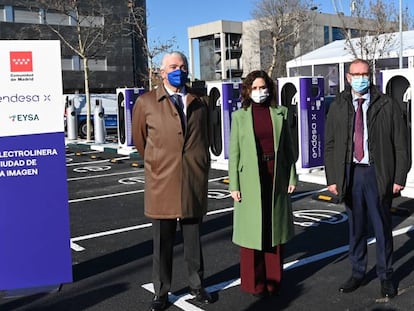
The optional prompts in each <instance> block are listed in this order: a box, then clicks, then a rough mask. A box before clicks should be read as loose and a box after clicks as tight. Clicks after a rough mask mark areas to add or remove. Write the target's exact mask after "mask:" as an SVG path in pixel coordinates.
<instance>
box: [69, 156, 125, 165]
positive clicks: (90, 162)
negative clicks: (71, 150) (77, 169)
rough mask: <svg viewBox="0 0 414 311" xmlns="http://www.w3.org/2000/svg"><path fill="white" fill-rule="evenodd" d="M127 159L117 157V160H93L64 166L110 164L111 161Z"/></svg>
mask: <svg viewBox="0 0 414 311" xmlns="http://www.w3.org/2000/svg"><path fill="white" fill-rule="evenodd" d="M127 159H129V157H119V158H113V159H105V160H93V161H85V162H76V163H69V164H66V166H79V165H85V164H96V163H106V162H110V161H111V160H127Z"/></svg>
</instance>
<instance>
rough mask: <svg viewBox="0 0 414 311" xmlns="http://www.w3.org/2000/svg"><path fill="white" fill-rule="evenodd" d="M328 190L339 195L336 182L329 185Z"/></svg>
mask: <svg viewBox="0 0 414 311" xmlns="http://www.w3.org/2000/svg"><path fill="white" fill-rule="evenodd" d="M328 190H329V192H330V193H333V194H334V195H338V190H337V188H336V184H332V185H329V186H328Z"/></svg>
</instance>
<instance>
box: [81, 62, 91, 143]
mask: <svg viewBox="0 0 414 311" xmlns="http://www.w3.org/2000/svg"><path fill="white" fill-rule="evenodd" d="M83 74H84V78H85V99H86V140H87V141H88V142H90V141H92V137H91V136H92V135H91V129H92V126H91V115H92V114H91V95H90V94H89V67H88V58H87V57H84V58H83Z"/></svg>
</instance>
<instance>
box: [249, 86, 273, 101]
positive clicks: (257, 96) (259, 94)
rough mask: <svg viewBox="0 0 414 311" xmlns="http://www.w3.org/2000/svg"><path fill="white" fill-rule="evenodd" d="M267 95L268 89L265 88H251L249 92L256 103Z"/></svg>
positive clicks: (264, 99) (263, 99)
mask: <svg viewBox="0 0 414 311" xmlns="http://www.w3.org/2000/svg"><path fill="white" fill-rule="evenodd" d="M268 97H269V91H268V90H267V89H260V90H253V91H252V93H251V94H250V98H251V99H252V100H253V101H254V102H255V103H256V104H261V103H264V102H265V101H266V99H267V98H268Z"/></svg>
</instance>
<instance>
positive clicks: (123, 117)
mask: <svg viewBox="0 0 414 311" xmlns="http://www.w3.org/2000/svg"><path fill="white" fill-rule="evenodd" d="M144 92H145V90H144V88H117V89H116V96H117V99H118V144H119V146H120V147H121V148H133V147H134V143H133V141H132V110H133V109H134V105H135V101H136V99H137V98H138V96H140V95H141V94H143V93H144Z"/></svg>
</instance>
